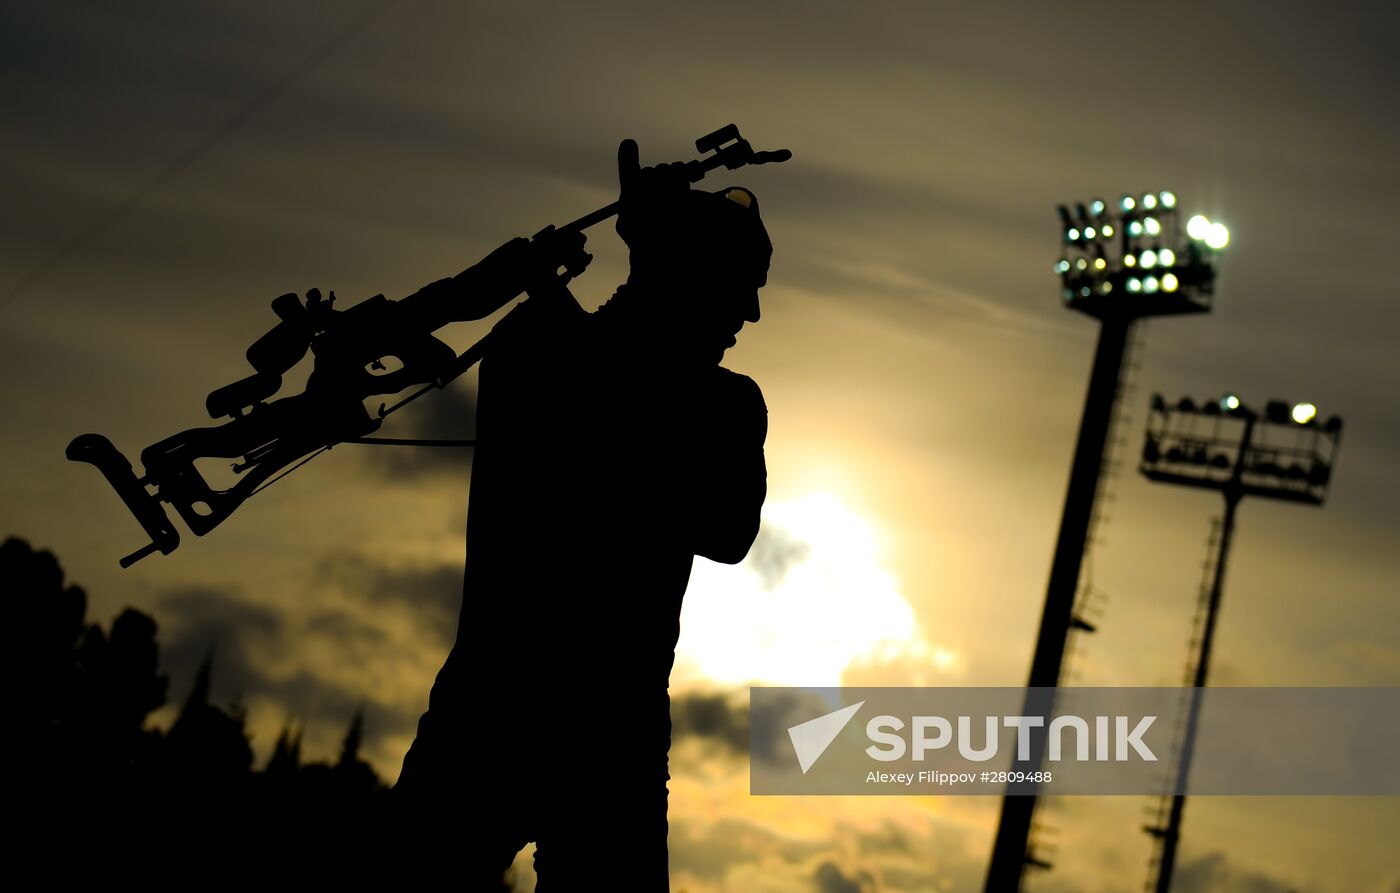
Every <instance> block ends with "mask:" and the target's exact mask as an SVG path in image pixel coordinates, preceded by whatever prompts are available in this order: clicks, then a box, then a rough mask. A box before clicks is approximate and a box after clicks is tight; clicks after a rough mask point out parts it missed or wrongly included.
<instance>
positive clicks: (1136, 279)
mask: <svg viewBox="0 0 1400 893" xmlns="http://www.w3.org/2000/svg"><path fill="white" fill-rule="evenodd" d="M1058 210H1059V215H1060V225H1061V235H1062V245H1063V253H1062V256H1061V257H1060V259H1059V260H1058V261H1057V262H1056V264H1055V272H1056V273H1057V274H1058V275H1059V277H1060V282H1061V290H1062V292H1061V293H1062V296H1063V298H1064V301H1065V304H1066V306H1067V307H1068V308H1069V309H1071V310H1076V311H1078V312H1080V313H1083V314H1085V315H1087V316H1090V317H1093V318H1094V319H1097V320H1098V321H1099V323H1100V328H1099V340H1098V346H1097V347H1096V349H1095V352H1094V365H1093V369H1092V371H1091V372H1090V374H1089V389H1088V392H1087V393H1086V395H1085V398H1084V412H1083V415H1082V416H1081V419H1080V424H1079V436H1078V441H1077V443H1076V446H1075V452H1074V460H1073V462H1072V463H1071V465H1070V479H1069V488H1068V491H1067V492H1066V494H1065V506H1064V513H1063V515H1062V517H1061V520H1060V530H1059V535H1058V538H1057V540H1056V545H1055V554H1054V557H1053V558H1052V560H1051V565H1050V580H1049V583H1048V585H1047V587H1046V595H1045V605H1044V608H1043V610H1042V614H1041V618H1040V629H1039V633H1038V635H1037V638H1036V647H1035V654H1034V656H1033V657H1032V659H1031V671H1030V679H1029V682H1028V683H1027V688H1028V689H1029V691H1028V694H1027V701H1026V705H1025V710H1024V711H1023V712H1024V713H1025V714H1027V715H1033V714H1048V713H1049V712H1050V710H1051V708H1052V707H1053V706H1054V705H1053V689H1054V687H1055V686H1057V685H1058V684H1059V681H1060V673H1061V669H1062V667H1063V663H1064V652H1065V644H1066V641H1067V639H1068V637H1069V633H1070V629H1071V627H1072V625H1073V622H1074V607H1075V595H1076V593H1077V591H1078V586H1079V575H1080V569H1081V565H1082V563H1083V558H1084V548H1085V543H1086V541H1087V537H1088V533H1089V528H1090V525H1091V521H1092V518H1093V512H1094V503H1095V500H1096V498H1097V494H1098V488H1099V479H1100V476H1101V473H1102V469H1103V459H1104V450H1105V445H1106V442H1107V440H1108V433H1109V428H1110V424H1111V421H1112V418H1113V410H1114V405H1115V403H1116V401H1117V396H1118V387H1119V377H1120V373H1121V371H1122V366H1123V355H1124V351H1125V350H1126V347H1127V344H1128V336H1129V332H1130V330H1131V328H1132V325H1133V323H1134V322H1136V321H1137V320H1139V319H1143V318H1146V317H1150V316H1178V315H1183V314H1194V313H1206V312H1209V311H1210V308H1211V303H1212V299H1213V297H1214V293H1215V278H1216V263H1215V261H1216V254H1217V252H1219V251H1220V250H1222V249H1223V248H1225V246H1226V245H1227V244H1229V240H1230V234H1229V230H1228V229H1226V227H1225V226H1224V225H1223V224H1221V223H1218V222H1215V223H1213V222H1211V221H1210V220H1208V219H1207V218H1206V217H1204V216H1203V215H1200V214H1197V215H1195V216H1193V217H1192V218H1190V220H1188V221H1187V222H1186V223H1185V224H1184V225H1183V224H1182V223H1181V222H1180V217H1179V214H1178V208H1177V198H1176V196H1175V195H1174V194H1173V193H1171V192H1167V191H1164V192H1156V193H1147V194H1144V195H1142V196H1132V195H1125V196H1123V197H1122V198H1121V199H1120V200H1119V201H1118V203H1117V204H1116V206H1114V207H1110V206H1109V205H1108V204H1107V203H1106V202H1104V201H1103V200H1102V199H1095V200H1094V201H1092V202H1090V203H1089V204H1088V205H1085V204H1082V203H1081V204H1076V205H1075V207H1074V210H1073V211H1071V209H1070V208H1068V207H1067V206H1064V205H1061V206H1060V207H1059V209H1058ZM1044 751H1045V737H1044V735H1043V734H1034V735H1032V736H1031V748H1030V754H1029V756H1030V759H1029V760H1027V761H1017V763H1016V765H1015V767H1014V768H1015V769H1016V770H1017V771H1020V772H1024V773H1026V774H1027V775H1029V774H1030V773H1033V772H1034V771H1035V770H1036V769H1037V768H1039V766H1040V764H1041V762H1042V758H1043V756H1044ZM1037 791H1038V786H1036V785H1035V784H1033V783H1029V782H1027V783H1017V784H1012V785H1009V786H1008V787H1007V790H1006V796H1005V797H1004V798H1003V799H1002V806H1001V818H1000V822H999V823H998V827H997V835H996V841H995V843H994V844H993V847H992V856H991V861H990V864H989V865H988V869H987V879H986V885H985V887H984V889H985V890H986V893H1013V891H1018V890H1020V888H1021V878H1022V876H1023V874H1024V871H1025V869H1026V868H1027V867H1037V868H1048V867H1049V863H1048V861H1047V860H1045V859H1043V858H1039V857H1037V856H1036V854H1034V853H1032V852H1030V835H1031V827H1032V823H1033V819H1034V815H1035V804H1036V799H1037V797H1036V795H1037Z"/></svg>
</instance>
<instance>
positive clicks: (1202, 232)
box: [1186, 214, 1210, 242]
mask: <svg viewBox="0 0 1400 893" xmlns="http://www.w3.org/2000/svg"><path fill="white" fill-rule="evenodd" d="M1209 232H1210V219H1209V218H1207V217H1206V215H1204V214H1197V215H1196V216H1195V217H1192V218H1191V219H1190V220H1188V221H1186V235H1188V236H1190V237H1191V238H1193V239H1195V240H1196V241H1197V242H1199V241H1201V240H1202V239H1204V238H1205V237H1206V234H1207V233H1209Z"/></svg>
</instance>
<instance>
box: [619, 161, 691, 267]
mask: <svg viewBox="0 0 1400 893" xmlns="http://www.w3.org/2000/svg"><path fill="white" fill-rule="evenodd" d="M617 181H618V187H619V193H620V195H619V199H618V202H619V204H621V206H622V207H621V208H620V209H619V211H618V215H617V234H618V235H619V236H621V237H622V239H623V241H624V242H627V243H628V244H629V245H630V244H631V243H632V241H633V240H634V239H636V238H639V237H644V236H646V235H647V234H649V233H654V232H656V231H657V230H658V228H664V227H665V226H666V218H667V216H668V214H670V213H673V212H674V210H675V209H676V206H677V204H678V200H679V199H680V197H681V196H684V195H685V194H686V193H687V192H689V191H690V176H689V174H688V173H687V171H686V166H685V164H684V163H681V162H674V163H670V164H658V165H656V166H655V167H646V168H644V167H642V166H641V162H640V161H639V156H638V152H637V142H636V141H635V140H623V141H622V143H621V145H619V146H618V147H617Z"/></svg>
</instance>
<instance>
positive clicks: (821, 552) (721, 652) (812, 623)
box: [672, 492, 956, 686]
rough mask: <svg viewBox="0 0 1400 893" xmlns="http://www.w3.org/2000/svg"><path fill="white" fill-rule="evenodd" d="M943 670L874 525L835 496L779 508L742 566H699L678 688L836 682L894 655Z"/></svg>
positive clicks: (948, 655) (687, 608) (680, 649)
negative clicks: (913, 656) (888, 563)
mask: <svg viewBox="0 0 1400 893" xmlns="http://www.w3.org/2000/svg"><path fill="white" fill-rule="evenodd" d="M911 654H916V655H917V656H918V657H919V659H920V660H921V661H923V660H925V659H926V660H927V661H928V662H930V663H931V664H932V665H934V666H943V667H944V668H946V667H947V666H948V665H949V664H950V663H952V662H955V661H956V655H955V654H953V653H952V652H949V651H948V650H946V649H938V648H933V647H931V646H929V645H927V643H925V642H924V640H923V638H922V636H921V634H920V631H919V628H918V623H917V621H916V619H915V616H914V611H913V608H912V607H911V606H910V604H909V601H908V600H907V599H906V598H905V597H904V595H903V594H902V593H901V591H900V585H899V580H898V578H897V577H896V576H895V574H894V573H893V572H892V571H890V570H889V568H887V567H886V566H885V565H884V564H883V559H882V548H881V543H880V539H879V537H878V536H877V534H876V532H875V528H874V526H873V525H872V524H871V523H870V522H869V521H867V520H866V519H865V518H864V517H862V516H861V515H860V514H859V513H858V512H856V511H854V510H852V509H851V508H850V507H849V506H847V505H846V504H845V503H844V502H842V501H841V499H839V498H838V497H836V496H834V495H832V494H831V493H827V492H817V493H812V494H809V495H807V496H803V497H801V498H798V499H794V500H790V501H786V502H776V503H770V504H768V505H766V506H764V509H763V524H762V528H761V530H760V532H759V535H758V539H757V540H756V541H755V543H754V545H753V548H752V549H751V550H750V551H749V555H748V556H747V557H746V558H745V559H744V561H743V562H742V563H740V564H738V565H721V564H716V563H714V562H711V561H707V560H705V559H700V558H697V559H696V562H695V569H694V571H693V572H692V574H691V582H690V587H689V589H688V590H687V591H686V596H685V603H684V608H683V609H682V611H681V636H680V641H679V643H678V645H677V648H676V668H675V671H674V672H673V673H672V684H673V685H676V686H683V685H685V684H688V683H696V684H710V685H742V684H746V683H759V684H767V685H793V686H799V685H800V686H836V685H840V684H841V682H842V677H843V674H844V673H845V672H846V670H847V668H848V667H850V666H852V665H853V664H862V663H865V664H868V663H870V662H876V663H879V662H885V661H888V660H890V659H891V658H892V657H893V658H896V659H899V660H904V661H907V660H908V658H909V656H910V655H911Z"/></svg>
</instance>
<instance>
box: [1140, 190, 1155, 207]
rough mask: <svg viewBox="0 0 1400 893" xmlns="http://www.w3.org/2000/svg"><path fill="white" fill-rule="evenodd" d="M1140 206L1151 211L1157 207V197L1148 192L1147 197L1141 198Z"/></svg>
mask: <svg viewBox="0 0 1400 893" xmlns="http://www.w3.org/2000/svg"><path fill="white" fill-rule="evenodd" d="M1142 206H1143V207H1144V208H1146V209H1147V210H1149V211H1151V210H1152V209H1153V208H1155V207H1157V196H1155V195H1153V194H1152V193H1150V192H1149V193H1147V195H1144V196H1143V197H1142Z"/></svg>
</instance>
